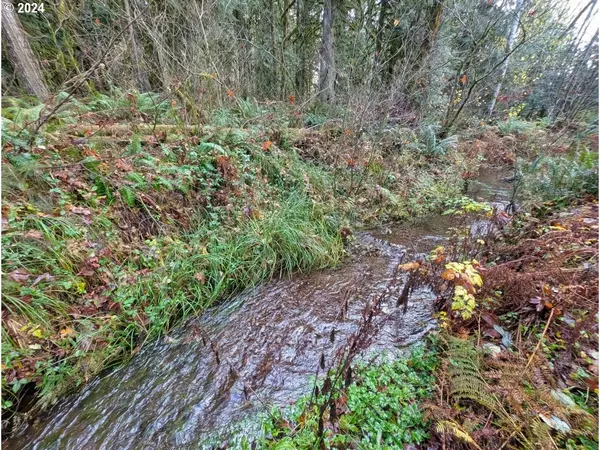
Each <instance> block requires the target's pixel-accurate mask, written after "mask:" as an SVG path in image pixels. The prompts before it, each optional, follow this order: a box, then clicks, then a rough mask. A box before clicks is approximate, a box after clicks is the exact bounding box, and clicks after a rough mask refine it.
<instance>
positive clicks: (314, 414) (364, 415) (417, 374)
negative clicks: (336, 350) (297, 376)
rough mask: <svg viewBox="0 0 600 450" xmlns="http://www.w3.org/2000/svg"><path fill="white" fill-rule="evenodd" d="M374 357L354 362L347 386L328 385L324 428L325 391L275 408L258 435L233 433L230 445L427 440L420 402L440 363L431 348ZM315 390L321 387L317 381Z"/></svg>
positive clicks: (376, 444)
mask: <svg viewBox="0 0 600 450" xmlns="http://www.w3.org/2000/svg"><path fill="white" fill-rule="evenodd" d="M373 359H377V361H378V362H373V360H370V361H369V360H368V359H366V360H363V361H361V362H358V363H356V364H355V366H354V368H353V375H352V378H353V379H352V382H351V383H350V384H349V385H347V386H343V383H344V380H343V379H341V380H340V381H339V383H338V384H339V385H336V386H334V387H333V391H332V392H334V398H333V399H332V400H330V401H329V402H331V403H332V405H333V406H332V407H331V408H328V409H327V412H326V415H325V418H324V424H323V427H324V431H319V427H320V425H319V423H320V420H319V418H320V412H319V411H320V408H321V406H322V404H323V403H324V402H326V401H328V400H326V396H327V395H326V394H324V395H323V396H322V397H321V398H319V397H317V399H315V398H314V397H313V396H304V397H302V398H300V399H298V401H297V402H296V404H295V405H294V407H292V408H288V409H274V410H273V411H271V413H270V414H269V415H268V416H265V418H264V419H263V420H262V422H261V431H260V436H259V437H257V438H248V437H245V436H241V435H239V436H234V437H232V438H231V439H229V441H228V443H229V445H230V446H232V448H240V449H244V448H261V449H277V450H283V449H290V450H292V449H293V450H301V449H316V448H363V449H381V448H390V449H391V448H404V447H405V445H419V444H422V443H424V442H426V441H427V440H428V438H429V432H428V431H429V423H428V421H427V420H426V418H425V417H424V410H423V408H422V404H423V402H424V401H425V400H427V399H429V398H430V397H431V396H432V394H433V382H434V377H433V373H434V371H435V368H436V367H437V364H438V363H439V360H438V357H437V354H436V351H435V349H434V347H433V346H431V347H430V348H426V346H425V345H423V344H422V345H417V346H415V347H413V348H412V349H411V350H410V353H408V354H407V355H406V356H404V357H401V358H400V359H395V360H393V361H390V360H387V361H386V358H385V356H384V357H382V356H381V355H379V356H378V357H373ZM317 390H319V391H323V381H322V380H320V381H319V382H318V383H317ZM320 434H323V440H322V441H320V439H319V437H318V436H319V435H320ZM319 442H320V443H319Z"/></svg>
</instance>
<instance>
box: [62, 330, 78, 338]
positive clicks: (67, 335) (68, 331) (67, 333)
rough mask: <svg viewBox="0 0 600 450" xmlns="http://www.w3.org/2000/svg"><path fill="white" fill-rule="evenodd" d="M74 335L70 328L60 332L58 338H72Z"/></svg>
mask: <svg viewBox="0 0 600 450" xmlns="http://www.w3.org/2000/svg"><path fill="white" fill-rule="evenodd" d="M74 334H75V332H74V331H73V329H72V328H64V329H62V330H60V337H63V338H64V337H69V336H73V335H74Z"/></svg>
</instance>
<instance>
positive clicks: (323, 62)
mask: <svg viewBox="0 0 600 450" xmlns="http://www.w3.org/2000/svg"><path fill="white" fill-rule="evenodd" d="M333 2H334V0H325V2H324V5H323V37H322V41H321V50H320V52H319V56H320V65H319V98H320V100H321V101H322V102H324V103H333V102H334V101H335V57H334V54H333V21H334V14H335V13H334V3H333Z"/></svg>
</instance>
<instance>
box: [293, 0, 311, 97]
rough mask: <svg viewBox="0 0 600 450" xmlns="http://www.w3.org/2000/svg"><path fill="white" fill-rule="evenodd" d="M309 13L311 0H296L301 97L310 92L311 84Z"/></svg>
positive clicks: (297, 75) (298, 84) (298, 78)
mask: <svg viewBox="0 0 600 450" xmlns="http://www.w3.org/2000/svg"><path fill="white" fill-rule="evenodd" d="M309 14H310V4H309V0H296V29H297V32H298V35H299V36H298V39H297V43H296V54H297V56H298V60H299V65H300V67H299V68H298V71H297V72H296V93H297V94H298V97H299V98H304V96H305V95H306V94H307V93H308V92H309V89H308V87H309V86H310V81H309V73H310V72H309V67H308V55H307V54H308V50H307V39H306V38H307V33H308V30H307V28H308V21H309Z"/></svg>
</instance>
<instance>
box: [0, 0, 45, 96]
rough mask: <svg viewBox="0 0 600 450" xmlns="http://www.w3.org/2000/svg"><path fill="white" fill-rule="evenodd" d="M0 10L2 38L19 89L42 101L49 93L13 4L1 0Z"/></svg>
mask: <svg viewBox="0 0 600 450" xmlns="http://www.w3.org/2000/svg"><path fill="white" fill-rule="evenodd" d="M2 10H3V13H2V36H3V38H4V42H5V43H6V44H7V45H6V48H7V51H8V52H7V53H8V58H9V60H10V62H11V64H12V66H13V68H14V71H15V74H16V76H17V78H18V80H19V82H20V84H21V87H22V88H23V89H25V91H27V93H28V94H32V95H35V96H36V97H37V98H39V99H40V100H42V101H44V100H46V99H47V98H48V97H49V96H50V93H49V92H48V88H47V87H46V83H45V82H44V77H43V75H42V71H41V69H40V66H39V64H38V61H37V59H36V58H35V55H34V54H33V51H32V50H31V46H30V45H29V42H28V41H27V37H26V35H25V31H24V30H23V27H22V26H21V23H20V22H19V18H18V17H17V13H16V12H15V11H14V7H13V4H12V3H11V2H10V1H9V0H2Z"/></svg>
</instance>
